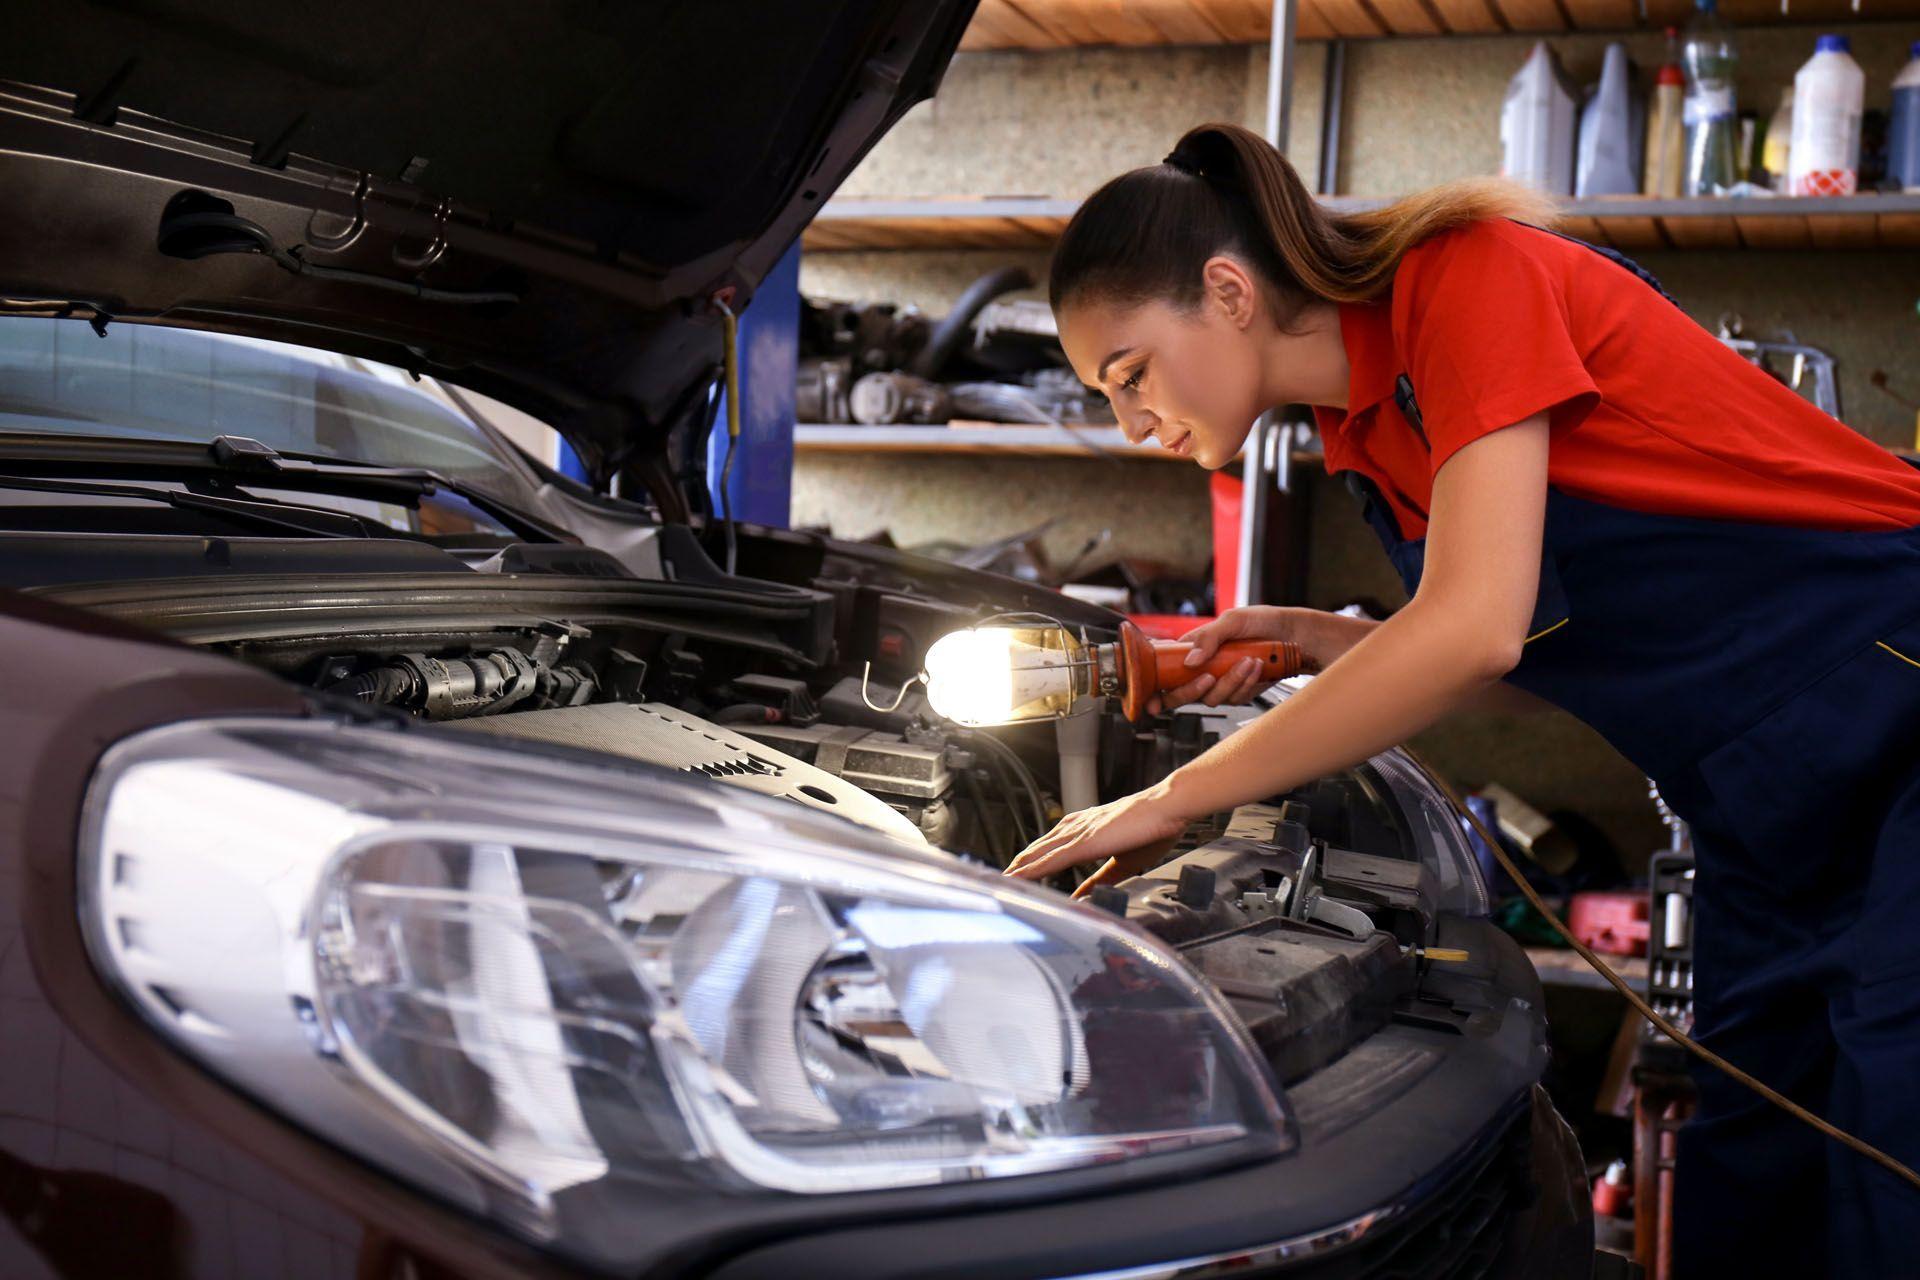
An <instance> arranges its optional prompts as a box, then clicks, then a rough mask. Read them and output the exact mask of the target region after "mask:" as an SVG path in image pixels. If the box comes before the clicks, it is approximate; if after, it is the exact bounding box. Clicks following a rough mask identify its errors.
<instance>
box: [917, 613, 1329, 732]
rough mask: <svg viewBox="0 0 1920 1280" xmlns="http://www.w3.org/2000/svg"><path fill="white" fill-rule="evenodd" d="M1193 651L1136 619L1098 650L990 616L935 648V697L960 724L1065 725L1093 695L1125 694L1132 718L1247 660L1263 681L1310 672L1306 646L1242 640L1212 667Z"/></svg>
mask: <svg viewBox="0 0 1920 1280" xmlns="http://www.w3.org/2000/svg"><path fill="white" fill-rule="evenodd" d="M1192 649H1193V645H1192V644H1190V643H1188V642H1186V641H1184V640H1155V639H1152V638H1150V637H1149V636H1148V635H1147V634H1146V633H1145V632H1144V631H1142V630H1140V628H1139V627H1137V626H1135V625H1134V624H1133V623H1131V622H1122V623H1121V624H1120V636H1119V639H1117V640H1115V641H1112V642H1110V643H1106V644H1095V643H1091V642H1090V641H1088V640H1087V638H1086V637H1085V636H1084V635H1075V634H1074V633H1073V632H1072V631H1070V630H1069V629H1068V628H1067V627H1066V626H1065V624H1063V623H1061V622H1058V621H1056V620H1054V619H1052V618H1047V617H1042V616H1038V615H1026V614H1020V615H1013V616H1002V617H1000V618H995V619H989V620H988V621H986V622H983V623H981V624H980V625H978V626H974V627H968V628H966V629H965V630H962V631H954V632H950V633H948V634H947V635H944V636H942V637H940V639H938V640H936V641H935V642H934V643H933V646H932V647H931V648H929V649H928V650H927V659H926V672H925V676H924V678H925V680H926V685H927V701H928V702H930V703H932V704H933V709H934V710H935V711H936V712H938V713H939V714H940V715H942V716H945V717H946V718H947V719H949V720H952V721H954V722H955V723H958V724H964V725H999V724H1015V723H1018V722H1021V721H1026V720H1056V719H1059V718H1061V717H1063V716H1066V715H1068V714H1070V713H1071V712H1072V711H1073V710H1074V709H1075V707H1076V706H1077V705H1080V704H1083V703H1084V702H1085V701H1087V700H1088V699H1091V698H1097V697H1103V696H1115V697H1118V698H1119V699H1120V708H1121V711H1122V712H1123V713H1124V714H1125V715H1126V717H1127V719H1129V720H1138V719H1140V717H1141V716H1143V715H1145V714H1146V711H1147V704H1148V702H1149V701H1150V700H1152V698H1153V697H1154V696H1155V695H1157V694H1159V693H1160V692H1162V691H1163V690H1166V689H1173V688H1177V687H1178V686H1180V685H1182V684H1185V683H1186V682H1187V681H1189V680H1192V679H1193V678H1194V677H1195V676H1198V675H1200V674H1201V673H1202V672H1205V673H1207V674H1210V675H1212V676H1214V677H1215V678H1216V679H1217V678H1219V677H1221V676H1224V675H1225V674H1226V673H1227V672H1228V671H1230V670H1232V668H1233V666H1234V664H1235V663H1237V662H1239V661H1240V660H1241V659H1242V658H1252V659H1254V660H1255V661H1256V662H1258V663H1259V665H1260V679H1261V680H1263V681H1272V680H1284V679H1286V678H1287V677H1288V676H1295V675H1299V674H1300V672H1301V671H1302V670H1303V669H1304V661H1305V660H1304V657H1303V655H1302V654H1301V652H1300V646H1299V645H1297V644H1290V643H1287V642H1285V641H1279V640H1233V641H1229V642H1228V643H1226V644H1223V645H1221V646H1220V648H1219V649H1218V650H1217V651H1216V652H1215V653H1214V655H1213V657H1211V658H1209V659H1208V660H1207V661H1206V662H1205V663H1204V664H1202V665H1200V666H1197V667H1190V666H1188V665H1187V654H1188V653H1189V652H1191V651H1192Z"/></svg>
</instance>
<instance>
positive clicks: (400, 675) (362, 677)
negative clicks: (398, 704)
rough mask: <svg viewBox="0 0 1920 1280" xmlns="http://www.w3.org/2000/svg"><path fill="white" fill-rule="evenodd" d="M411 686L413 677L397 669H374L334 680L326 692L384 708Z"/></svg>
mask: <svg viewBox="0 0 1920 1280" xmlns="http://www.w3.org/2000/svg"><path fill="white" fill-rule="evenodd" d="M412 685H413V677H412V676H410V675H408V674H407V673H406V672H405V671H404V670H402V669H401V668H399V667H375V668H374V669H373V670H371V671H362V672H361V673H360V674H359V675H357V676H348V677H347V678H346V679H345V680H336V681H334V682H333V683H332V684H330V685H328V686H327V689H326V691H327V692H328V693H337V694H339V695H340V696H341V697H343V698H353V699H355V700H357V701H359V702H374V703H379V704H381V705H383V706H384V705H385V704H387V703H390V702H393V701H395V700H397V699H398V698H399V697H400V696H401V695H402V694H404V693H405V692H406V691H407V690H408V689H409V688H411V687H412Z"/></svg>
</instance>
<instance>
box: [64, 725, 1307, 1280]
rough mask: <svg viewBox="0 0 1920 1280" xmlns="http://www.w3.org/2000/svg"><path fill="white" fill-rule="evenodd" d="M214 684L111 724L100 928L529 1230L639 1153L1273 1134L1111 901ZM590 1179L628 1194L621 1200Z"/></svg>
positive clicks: (1253, 1073)
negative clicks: (270, 710)
mask: <svg viewBox="0 0 1920 1280" xmlns="http://www.w3.org/2000/svg"><path fill="white" fill-rule="evenodd" d="M451 738H452V735H446V736H440V735H434V734H430V733H402V732H395V731H392V730H388V729H381V728H373V727H367V726H349V725H342V724H335V723H329V722H319V721H313V722H288V721H265V720H251V721H250V720H232V721H208V722H202V723H196V724H188V725H179V726H174V727H171V728H167V729H160V730H155V731H152V732H149V733H146V734H143V735H141V736H139V737H136V738H134V739H131V740H129V741H128V742H126V743H123V744H121V745H120V746H118V747H116V748H115V749H114V750H113V751H112V752H110V753H109V755H108V757H107V759H106V761H105V762H104V763H103V765H102V769H101V773H100V775H99V777H98V778H97V779H96V781H95V784H94V787H93V789H92V791H91V793H90V797H89V813H88V824H87V831H86V835H85V838H84V843H83V848H82V857H81V887H82V900H83V903H84V907H83V910H84V912H85V915H86V920H85V924H86V927H87V929H88V934H89V939H90V942H91V945H92V946H93V949H94V952H95V955H96V959H97V961H98V963H99V964H100V965H101V967H102V968H103V969H104V970H105V971H106V972H107V973H108V974H109V975H111V976H112V977H113V978H114V979H115V980H116V981H117V982H118V983H119V984H120V985H121V986H123V987H124V989H125V991H126V992H127V994H128V995H129V997H130V998H131V999H132V1000H133V1001H134V1002H135V1003H136V1004H137V1005H138V1006H139V1007H140V1008H141V1009H142V1010H143V1011H144V1012H145V1013H146V1014H147V1016H148V1017H149V1018H150V1019H151V1020H152V1021H153V1023H154V1024H155V1025H156V1026H158V1027H159V1028H160V1029H161V1030H162V1031H163V1032H165V1033H166V1034H167V1035H168V1036H169V1037H170V1038H171V1039H172V1040H174V1041H175V1042H176V1043H177V1044H178V1045H179V1046H180V1047H181V1048H183V1049H185V1050H186V1051H187V1052H188V1053H190V1054H192V1055H193V1056H195V1057H196V1058H198V1059H200V1060H201V1061H202V1062H204V1063H205V1064H207V1065H208V1066H209V1067H211V1068H213V1069H214V1070H215V1071H217V1072H219V1073H220V1074H222V1075H224V1076H225V1077H227V1078H228V1079H229V1080H231V1081H232V1082H234V1083H235V1084H237V1085H239V1086H241V1087H242V1088H244V1089H245V1090H247V1091H248V1092H250V1093H252V1094H254V1095H255V1096H257V1097H258V1098H260V1099H261V1100H262V1101H264V1102H266V1103H268V1104H270V1105H272V1106H274V1107H276V1108H277V1109H279V1110H280V1111H282V1112H283V1113H285V1114H287V1115H289V1116H291V1117H292V1118H294V1119H296V1120H298V1121H300V1122H302V1123H304V1124H306V1125H308V1126H309V1127H311V1128H313V1129H315V1130H316V1131H318V1132H320V1133H322V1134H323V1135H324V1136H326V1137H328V1138H329V1139H331V1140H333V1141H335V1142H337V1143H339V1144H340V1145H342V1146H345V1147H347V1148H349V1149H351V1150H354V1151H357V1152H359V1153H360V1154H362V1155H364V1156H366V1157H368V1158H369V1159H372V1160H374V1161H376V1162H378V1163H380V1164H382V1165H384V1166H386V1167H388V1168H389V1169H391V1170H393V1171H394V1172H397V1173H399V1174H401V1175H402V1176H406V1177H409V1178H411V1179H413V1180H414V1181H416V1182H418V1183H420V1184H422V1185H425V1186H427V1187H428V1188H430V1189H432V1190H434V1191H436V1192H438V1193H440V1194H442V1195H445V1196H447V1197H449V1198H451V1199H454V1200H456V1201H458V1202H462V1203H465V1204H467V1205H468V1206H469V1207H473V1208H476V1209H482V1210H489V1211H492V1212H495V1213H497V1214H500V1215H503V1216H505V1217H507V1218H508V1219H509V1220H510V1221H511V1222H513V1223H514V1224H515V1225H517V1226H518V1227H519V1228H520V1229H521V1230H523V1231H525V1232H527V1233H528V1234H530V1235H533V1236H535V1237H536V1238H540V1239H548V1240H556V1241H558V1242H560V1243H561V1244H563V1245H572V1246H573V1247H574V1248H576V1249H577V1250H580V1251H583V1252H585V1253H587V1254H589V1255H594V1254H599V1255H601V1257H602V1260H608V1261H617V1259H611V1258H606V1257H605V1255H604V1251H603V1250H602V1249H601V1247H600V1246H597V1245H595V1244H593V1243H592V1242H591V1241H590V1240H589V1239H587V1237H589V1236H591V1235H592V1233H591V1232H590V1231H582V1230H575V1229H574V1227H573V1226H572V1225H570V1224H575V1223H577V1222H578V1221H580V1215H581V1214H582V1213H587V1212H589V1211H590V1208H591V1206H592V1205H593V1203H594V1202H595V1200H596V1197H598V1198H601V1199H604V1198H605V1197H607V1196H609V1195H612V1194H614V1193H615V1192H616V1191H617V1189H618V1188H619V1187H621V1186H625V1187H628V1188H629V1189H630V1188H631V1187H632V1185H633V1183H634V1181H635V1180H636V1179H637V1180H640V1181H641V1182H644V1183H647V1184H650V1185H653V1186H656V1187H657V1186H663V1185H672V1184H682V1185H684V1184H690V1183H697V1184H702V1185H706V1186H708V1187H709V1188H710V1189H721V1190H726V1189H731V1190H733V1191H735V1192H742V1191H752V1190H754V1189H770V1190H776V1191H783V1192H831V1191H849V1190H859V1189H873V1188H887V1187H899V1186H907V1185H914V1184H922V1183H930V1182H938V1181H948V1180H956V1179H975V1178H990V1177H996V1176H1001V1175H1008V1174H1020V1173H1031V1172H1038V1171H1043V1170H1057V1169H1063V1168H1070V1167H1074V1166H1079V1165H1085V1164H1091V1163H1096V1162H1104V1161H1111V1160H1116V1159H1120V1158H1123V1157H1127V1156H1132V1155H1137V1154H1141V1153H1145V1152H1152V1151H1160V1150H1173V1149H1180V1148H1191V1147H1195V1146H1200V1145H1203V1144H1213V1143H1224V1142H1233V1141H1239V1142H1243V1143H1244V1142H1249V1141H1251V1142H1255V1143H1259V1144H1262V1145H1264V1146H1266V1147H1268V1148H1269V1149H1277V1148H1278V1147H1279V1146H1281V1145H1284V1144H1285V1143H1286V1142H1287V1141H1288V1137H1287V1128H1286V1126H1285V1124H1284V1123H1283V1118H1282V1114H1281V1111H1280V1108H1279V1104H1278V1102H1277V1101H1276V1092H1277V1091H1276V1090H1275V1088H1274V1086H1273V1085H1272V1082H1271V1078H1270V1077H1269V1076H1268V1074H1267V1072H1266V1070H1265V1068H1264V1066H1263V1065H1262V1064H1261V1063H1260V1061H1259V1059H1258V1057H1257V1056H1256V1054H1255V1053H1254V1051H1253V1050H1252V1049H1251V1046H1250V1045H1249V1044H1248V1043H1247V1041H1246V1039H1245V1038H1244V1035H1243V1033H1241V1032H1240V1031H1239V1029H1238V1026H1237V1024H1236V1023H1235V1022H1234V1021H1233V1019H1232V1018H1231V1015H1229V1014H1228V1013H1227V1012H1226V1011H1225V1009H1224V1007H1223V1006H1222V1005H1221V1004H1220V1002H1219V998H1218V997H1217V996H1216V995H1215V994H1213V993H1212V991H1211V990H1210V989H1209V988H1207V987H1206V986H1205V985H1204V984H1203V983H1202V982H1201V981H1200V980H1199V979H1197V978H1196V977H1195V976H1194V975H1193V974H1192V973H1191V972H1190V971H1189V970H1187V969H1186V968H1185V966H1184V965H1182V964H1181V963H1180V962H1179V961H1178V960H1176V959H1175V958H1173V957H1172V956H1171V955H1169V954H1168V953H1166V952H1165V951H1163V950H1162V949H1161V948H1160V947H1159V946H1158V945H1157V944H1156V943H1154V942H1153V941H1151V940H1150V939H1146V938H1143V937H1141V936H1139V935H1137V934H1135V933H1134V932H1132V931H1131V930H1129V929H1127V928H1126V927H1124V926H1123V925H1121V924H1120V923H1119V922H1117V921H1113V920H1110V919H1108V918H1106V917H1104V916H1101V915H1099V914H1097V913H1094V912H1091V911H1088V910H1086V909H1083V908H1080V907H1077V906H1074V905H1071V904H1068V903H1066V902H1065V901H1063V900H1061V899H1058V898H1057V897H1054V896H1052V895H1048V894H1045V893H1042V892H1039V891H1036V890H1033V889H1031V888H1030V887H1029V886H1025V885H1019V884H1014V883H1010V882H1006V881H1003V880H1001V879H999V878H997V877H993V876H990V875H987V874H984V873H981V872H978V871H975V870H973V869H971V868H968V867H966V866H964V865H963V864H961V863H960V862H958V861H957V860H954V859H949V858H946V857H945V856H944V855H940V854H937V853H934V852H931V851H928V850H924V849H918V850H916V849H914V848H910V847H907V846H904V845H896V844H893V843H891V842H889V841H887V840H885V839H884V838H883V837H879V836H876V835H872V834H871V833H867V832H864V831H861V830H859V829H857V828H854V827H852V826H851V825H849V824H843V823H840V822H837V821H835V820H833V819H832V818H830V817H826V816H822V815H818V814H815V813H812V812H810V811H807V810H803V809H801V808H799V807H797V806H793V805H787V804H782V803H781V802H779V801H776V800H772V799H768V798H765V797H759V796H753V795H746V794H743V793H741V792H739V791H737V790H723V789H721V788H717V787H715V786H713V785H712V784H709V783H707V782H706V781H705V780H704V779H697V778H692V777H688V776H686V775H676V774H663V773H659V772H655V771H646V770H635V769H622V768H614V767H608V768H606V769H604V770H602V769H598V768H596V767H594V766H592V765H583V764H581V763H577V762H572V761H566V762H562V761H558V760H554V759H551V758H548V757H543V756H538V755H533V754H531V753H526V752H522V751H516V750H513V749H502V748H500V747H496V746H493V745H490V744H476V743H471V742H468V741H465V740H450V739H451ZM600 1207H601V1208H602V1209H605V1208H606V1207H607V1206H606V1205H605V1204H602V1205H601V1206H600Z"/></svg>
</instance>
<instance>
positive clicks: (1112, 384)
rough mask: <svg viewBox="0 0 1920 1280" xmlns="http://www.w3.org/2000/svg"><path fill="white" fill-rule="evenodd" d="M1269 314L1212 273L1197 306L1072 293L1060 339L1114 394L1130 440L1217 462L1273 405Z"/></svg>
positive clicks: (1230, 455)
mask: <svg viewBox="0 0 1920 1280" xmlns="http://www.w3.org/2000/svg"><path fill="white" fill-rule="evenodd" d="M1215 261H1216V262H1217V261H1219V259H1215ZM1211 265H1212V264H1211V263H1210V264H1209V266H1211ZM1229 283H1230V284H1231V283H1232V282H1229ZM1262 316H1263V313H1261V311H1260V309H1259V307H1258V303H1257V300H1256V299H1254V298H1253V297H1251V296H1250V295H1249V296H1247V297H1244V298H1242V297H1237V296H1234V295H1233V294H1232V292H1231V291H1229V292H1228V293H1227V294H1226V295H1225V296H1223V295H1222V293H1221V292H1220V291H1219V290H1217V289H1215V288H1213V287H1211V282H1209V288H1208V289H1207V291H1206V293H1205V294H1204V295H1203V296H1202V298H1201V301H1200V304H1199V306H1197V307H1196V308H1194V309H1193V310H1192V311H1191V312H1187V311H1183V310H1181V309H1179V308H1177V307H1175V306H1173V305H1171V304H1169V303H1164V302H1148V303H1142V304H1138V305H1134V306H1120V305H1117V304H1110V303H1104V302H1100V301H1097V300H1088V301H1085V302H1081V301H1074V302H1070V303H1069V304H1068V305H1067V306H1066V307H1065V308H1064V309H1063V310H1062V311H1061V313H1060V316H1059V322H1060V343H1061V345H1062V346H1063V347H1065V348H1066V352H1067V359H1068V360H1069V361H1070V362H1072V364H1073V368H1074V372H1075V373H1077V374H1078V375H1079V376H1080V380H1081V381H1082V382H1084V383H1086V384H1087V385H1088V386H1090V387H1094V388H1096V389H1098V390H1099V391H1100V392H1102V393H1103V394H1105V395H1106V397H1107V399H1108V400H1110V401H1112V403H1113V414H1114V417H1116V418H1118V419H1119V421H1120V429H1121V431H1122V432H1123V433H1125V435H1126V437H1127V439H1129V440H1131V441H1134V442H1135V443H1138V442H1140V441H1143V440H1146V439H1148V438H1152V439H1156V440H1158V441H1159V442H1160V447H1161V448H1163V449H1168V450H1171V451H1172V452H1174V453H1176V454H1179V455H1180V456H1181V457H1183V458H1191V459H1193V460H1194V461H1195V462H1197V463H1199V464H1200V465H1201V466H1203V467H1206V468H1207V469H1208V470H1212V469H1214V468H1216V467H1221V466H1224V465H1226V464H1227V463H1228V462H1231V461H1232V460H1233V459H1234V457H1236V456H1237V455H1238V454H1239V452H1240V446H1241V445H1242V444H1243V443H1244V442H1245V441H1246V438H1247V433H1248V432H1249V431H1250V430H1252V429H1253V423H1254V419H1256V418H1258V417H1259V416H1260V415H1261V414H1262V413H1264V412H1266V411H1267V410H1268V409H1269V408H1271V407H1272V404H1271V403H1269V402H1268V398H1267V394H1266V393H1267V386H1266V383H1267V378H1266V376H1265V371H1264V365H1265V363H1266V361H1265V352H1266V346H1265V343H1264V341H1263V334H1262V331H1261V326H1260V324H1259V323H1258V321H1259V320H1260V319H1261V318H1262ZM1267 327H1269V328H1270V327H1271V322H1270V321H1269V322H1267Z"/></svg>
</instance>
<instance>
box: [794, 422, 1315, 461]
mask: <svg viewBox="0 0 1920 1280" xmlns="http://www.w3.org/2000/svg"><path fill="white" fill-rule="evenodd" d="M1066 430H1067V431H1071V432H1072V433H1073V435H1074V436H1077V437H1079V440H1076V439H1073V438H1071V437H1069V436H1067V435H1066V434H1064V433H1063V432H1062V430H1061V429H1060V428H1058V427H1052V426H1048V425H1047V424H1046V423H1040V422H1036V423H1000V422H993V423H985V422H982V423H968V422H959V423H952V424H949V425H946V426H931V427H922V426H889V427H869V426H862V425H858V424H833V425H816V424H813V423H806V422H802V423H799V424H798V425H796V426H795V427H794V429H793V448H794V452H796V453H856V454H875V453H917V454H925V453H944V454H976V455H978V454H1023V455H1025V456H1027V457H1036V458H1093V457H1098V456H1099V453H1101V452H1104V453H1106V454H1110V455H1112V456H1113V457H1116V458H1125V459H1138V460H1142V461H1147V462H1186V461H1188V460H1187V459H1185V458H1182V457H1180V456H1179V455H1177V454H1172V453H1168V452H1167V451H1166V450H1165V449H1162V448H1161V447H1160V446H1159V445H1157V444H1129V443H1128V442H1127V440H1126V438H1125V437H1123V436H1122V435H1121V434H1120V430H1119V428H1117V427H1105V426H1085V427H1069V428H1067V429H1066ZM1080 440H1085V441H1087V442H1088V443H1090V444H1093V445H1096V446H1098V451H1096V450H1094V449H1089V448H1087V447H1086V445H1083V444H1081V443H1080ZM1293 460H1294V461H1295V462H1305V463H1312V464H1317V463H1319V462H1320V461H1321V460H1322V459H1321V456H1320V454H1319V453H1318V452H1317V451H1309V450H1296V451H1295V452H1294V455H1293Z"/></svg>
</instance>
